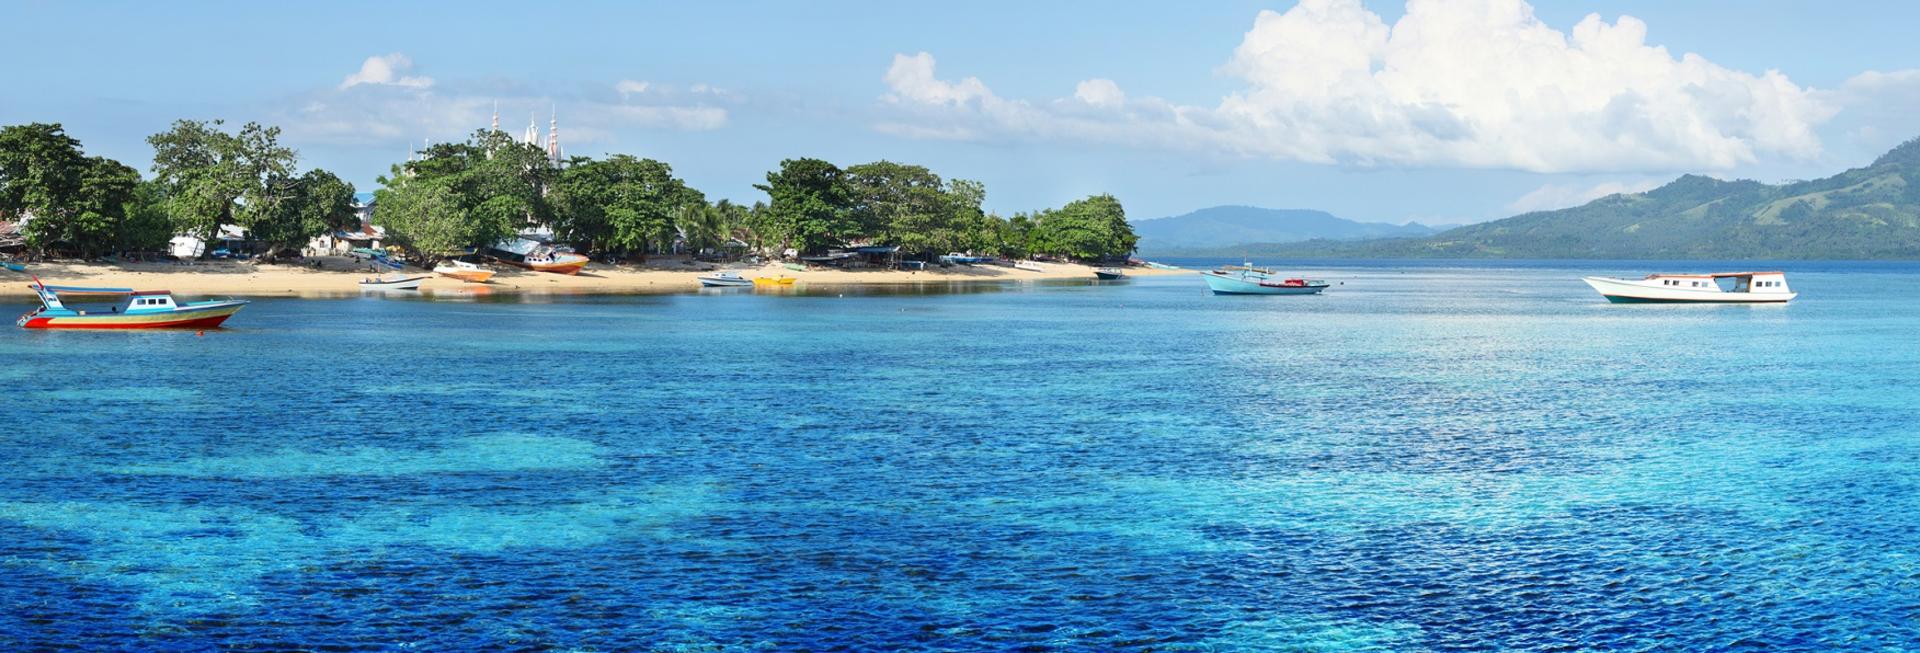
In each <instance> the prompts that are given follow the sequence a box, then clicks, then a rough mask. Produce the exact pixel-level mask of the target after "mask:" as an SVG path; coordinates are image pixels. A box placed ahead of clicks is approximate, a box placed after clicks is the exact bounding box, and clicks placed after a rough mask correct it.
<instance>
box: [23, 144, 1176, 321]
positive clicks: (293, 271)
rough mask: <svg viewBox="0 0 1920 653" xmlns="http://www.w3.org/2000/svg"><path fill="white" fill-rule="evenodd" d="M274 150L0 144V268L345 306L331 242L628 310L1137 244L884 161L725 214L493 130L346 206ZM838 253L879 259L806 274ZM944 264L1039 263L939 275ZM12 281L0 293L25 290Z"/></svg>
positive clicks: (771, 187)
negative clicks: (771, 286) (514, 249)
mask: <svg viewBox="0 0 1920 653" xmlns="http://www.w3.org/2000/svg"><path fill="white" fill-rule="evenodd" d="M279 135H280V130H279V129H278V128H276V127H271V126H263V125H260V124H257V123H251V122H250V123H247V124H245V125H243V126H241V127H240V128H239V129H238V130H230V129H228V128H227V126H226V125H225V124H224V123H223V122H222V121H219V120H214V121H194V120H181V121H177V122H175V123H174V124H173V126H172V128H171V129H169V130H168V131H166V132H162V133H159V134H155V135H153V136H151V137H150V138H148V139H147V140H148V143H149V144H150V145H151V146H152V147H153V149H154V160H153V164H152V167H151V171H152V173H153V175H152V176H151V177H150V178H143V177H142V176H141V175H140V173H139V172H138V171H136V170H135V169H134V168H132V167H131V166H128V165H126V164H124V163H121V162H119V161H114V160H112V159H109V158H105V157H99V156H88V155H86V154H85V152H84V150H83V149H82V147H81V143H80V141H79V140H78V139H75V138H73V137H72V136H70V135H68V134H67V133H66V132H65V130H64V128H63V127H62V126H61V125H58V124H45V123H35V124H28V125H14V126H7V127H4V128H0V256H5V257H9V258H11V259H12V260H15V261H22V262H32V264H33V265H34V267H35V268H36V270H37V271H38V273H40V274H43V275H45V276H58V277H59V278H61V279H63V280H66V281H72V282H85V283H92V284H97V285H114V286H134V285H138V286H151V285H156V284H165V285H168V286H170V287H173V288H176V289H179V290H183V291H187V292H224V293H242V294H307V293H312V292H326V291H343V290H352V289H353V279H354V278H356V277H355V275H358V274H363V273H365V272H367V271H368V267H367V266H366V265H364V264H362V259H361V258H359V257H357V256H354V255H353V254H352V253H351V252H349V251H345V250H346V249H347V247H346V245H347V244H348V243H360V242H366V243H368V244H371V245H373V247H374V248H377V250H378V251H375V252H372V253H374V254H378V255H381V256H387V255H390V256H392V257H393V258H394V259H395V260H399V261H405V262H406V263H409V264H412V265H417V266H420V267H422V268H431V267H433V265H434V264H435V263H436V262H439V261H443V260H446V259H450V258H454V257H467V258H472V257H474V256H475V255H476V254H479V253H485V252H487V251H488V250H489V249H490V248H491V247H493V246H494V245H495V244H497V243H501V242H503V241H508V240H512V239H517V238H523V237H533V238H538V239H540V240H541V242H543V243H550V244H552V245H554V246H557V247H561V248H564V249H568V250H571V251H575V252H579V253H580V254H581V255H585V256H589V257H591V258H592V260H593V261H594V264H593V265H592V266H591V267H589V268H588V270H587V273H586V274H584V275H581V276H579V277H563V276H561V275H551V274H534V273H515V272H514V271H512V270H507V271H505V273H503V274H502V275H501V276H500V277H499V278H498V279H497V281H495V282H494V283H492V284H489V285H490V286H491V287H492V288H496V289H501V290H505V291H508V292H511V291H514V290H555V291H579V292H592V291H604V292H644V291H649V290H652V291H677V290H685V289H689V288H692V287H695V286H697V284H696V283H695V278H696V275H697V273H698V271H701V270H709V269H713V268H715V267H717V266H720V265H731V266H733V267H736V268H743V269H759V268H756V267H755V266H760V267H762V268H764V269H768V270H777V271H778V273H780V274H783V275H791V276H794V277H798V278H801V279H803V280H808V281H815V282H821V283H901V282H922V281H941V280H973V279H1023V278H1049V277H1088V276H1089V275H1090V271H1091V269H1092V266H1094V265H1101V264H1114V263H1121V264H1124V263H1125V262H1126V259H1127V256H1128V255H1129V254H1130V253H1132V252H1133V251H1134V248H1135V245H1136V243H1137V242H1138V237H1137V236H1136V235H1135V234H1134V232H1133V229H1132V226H1131V225H1130V224H1129V223H1128V222H1127V219H1126V213H1125V209H1124V208H1123V207H1122V206H1121V203H1120V201H1119V200H1118V199H1116V198H1114V197H1113V196H1112V195H1106V194H1102V195H1094V196H1090V197H1086V198H1083V199H1080V200H1075V201H1073V202H1069V203H1067V204H1066V205H1064V206H1060V207H1057V208H1048V209H1042V210H1038V211H1033V212H1021V213H1015V214H1014V215H1012V216H1007V217H1003V216H1000V215H997V214H995V213H991V212H988V211H986V210H985V209H983V203H984V201H985V198H986V188H985V186H984V185H983V184H981V183H979V182H975V181H970V180H965V179H944V178H942V177H941V176H940V175H938V174H936V173H934V172H933V171H931V170H929V169H927V168H926V167H923V166H917V165H909V164H903V163H896V162H891V161H875V162H871V163H862V164H857V165H850V166H845V167H842V166H839V165H836V164H834V163H831V162H828V161H824V160H820V159H811V158H797V159H788V160H785V161H782V162H780V165H779V168H778V169H777V170H774V171H771V172H768V173H767V175H766V180H765V182H764V183H762V184H758V185H756V188H758V189H759V190H761V191H762V192H764V193H765V194H766V196H767V198H766V199H765V200H764V201H756V202H754V203H753V204H751V205H744V204H739V203H735V202H732V201H730V200H727V199H720V200H717V201H709V200H708V198H707V196H706V195H705V194H704V193H702V192H700V191H699V190H697V189H694V188H692V187H691V186H689V185H688V184H687V183H686V182H685V181H684V180H682V179H680V178H678V177H676V176H674V173H673V169H672V168H671V167H670V166H669V165H668V164H667V163H664V162H661V161H656V160H652V159H645V158H639V157H634V156H631V155H626V154H615V155H611V156H608V157H606V158H603V159H594V158H590V157H583V156H572V157H563V156H561V153H560V150H559V148H558V146H557V139H556V140H553V141H550V142H549V143H547V144H546V147H544V148H543V147H542V146H541V144H539V143H538V142H537V139H535V138H534V137H533V132H532V130H529V134H528V137H527V138H526V139H523V140H522V139H515V138H513V137H510V136H509V135H507V134H506V133H504V132H502V131H500V130H499V129H498V128H497V126H496V127H494V128H488V129H480V130H477V131H475V132H474V133H473V134H472V135H471V136H470V137H469V138H468V139H466V140H465V141H461V142H452V143H438V144H430V145H428V146H426V147H424V148H423V149H422V150H421V151H419V152H417V153H414V154H413V155H411V156H409V158H408V160H407V161H405V162H401V163H397V164H394V165H393V166H392V168H391V169H390V170H389V171H388V173H387V174H386V175H384V176H382V177H381V178H380V180H379V181H380V184H381V187H380V188H379V189H377V190H375V191H374V192H373V193H372V200H371V201H370V202H366V203H364V204H362V203H360V202H358V201H357V200H356V196H355V189H354V187H353V186H352V184H349V183H347V182H345V181H342V180H341V179H340V177H338V176H337V175H335V174H334V173H332V172H329V171H326V170H320V169H312V170H305V171H302V170H301V169H300V168H299V155H298V153H297V152H296V151H295V150H293V149H292V148H290V147H286V146H284V145H282V144H281V143H280V142H279ZM214 243H226V244H227V247H224V248H219V249H216V248H215V247H213V246H212V245H213V244H214ZM857 248H865V249H866V250H877V251H884V252H886V253H887V256H885V257H884V259H883V260H880V261H877V262H875V263H877V264H876V265H866V263H867V261H865V260H861V261H855V262H854V264H851V265H815V264H813V263H815V262H818V261H822V260H836V261H837V260H838V256H839V253H840V252H843V251H848V250H851V249H857ZM357 249H358V251H361V252H367V251H368V249H367V248H357ZM961 253H964V254H965V255H966V256H965V258H966V259H968V260H970V261H971V260H994V261H1012V260H1024V259H1034V260H1042V261H1048V262H1049V263H1048V267H1045V268H1039V267H1038V266H1022V268H1013V267H1000V266H980V267H975V266H968V265H958V266H955V265H951V264H949V263H948V261H946V260H945V259H947V258H949V256H948V255H950V254H961ZM829 254H831V256H829ZM236 259H245V260H244V261H239V260H236ZM1141 272H1142V273H1149V274H1150V273H1153V272H1154V271H1148V270H1142V271H1141ZM437 281H445V282H446V283H445V285H447V286H449V287H451V286H457V285H459V282H458V281H454V280H437ZM15 285H17V284H6V285H5V286H0V292H5V293H17V294H25V293H26V289H25V288H24V287H21V288H15V287H14V286H15Z"/></svg>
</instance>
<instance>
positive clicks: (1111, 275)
mask: <svg viewBox="0 0 1920 653" xmlns="http://www.w3.org/2000/svg"><path fill="white" fill-rule="evenodd" d="M1093 276H1094V278H1097V279H1100V280H1102V281H1113V280H1115V279H1123V278H1126V276H1127V273H1125V272H1121V271H1120V268H1094V269H1093Z"/></svg>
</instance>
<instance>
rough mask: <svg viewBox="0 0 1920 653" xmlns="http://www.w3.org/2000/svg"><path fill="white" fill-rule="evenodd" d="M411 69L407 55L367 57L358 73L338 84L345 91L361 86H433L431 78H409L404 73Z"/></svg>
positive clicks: (395, 54)
mask: <svg viewBox="0 0 1920 653" xmlns="http://www.w3.org/2000/svg"><path fill="white" fill-rule="evenodd" d="M412 69H413V60H412V59H409V58H407V55H404V54H400V53H398V52H395V53H393V54H387V55H379V56H373V57H367V60H366V61H363V62H361V63H360V71H359V72H356V73H354V74H351V75H348V76H347V78H346V80H344V81H342V82H340V88H341V89H346V88H350V87H354V86H359V85H361V84H380V85H385V86H406V87H410V88H427V87H429V86H433V78H432V77H410V76H407V75H406V72H407V71H409V70H412Z"/></svg>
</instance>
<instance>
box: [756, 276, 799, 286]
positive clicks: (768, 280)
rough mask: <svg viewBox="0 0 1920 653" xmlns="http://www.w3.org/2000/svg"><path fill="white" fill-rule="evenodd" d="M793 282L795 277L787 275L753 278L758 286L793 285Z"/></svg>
mask: <svg viewBox="0 0 1920 653" xmlns="http://www.w3.org/2000/svg"><path fill="white" fill-rule="evenodd" d="M793 282H794V278H793V277H786V276H780V277H754V278H753V285H756V286H791V285H793Z"/></svg>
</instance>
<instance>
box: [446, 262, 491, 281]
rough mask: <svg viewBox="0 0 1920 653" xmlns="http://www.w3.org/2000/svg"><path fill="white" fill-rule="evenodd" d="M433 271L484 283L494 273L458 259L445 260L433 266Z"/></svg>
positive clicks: (462, 279) (463, 279)
mask: <svg viewBox="0 0 1920 653" xmlns="http://www.w3.org/2000/svg"><path fill="white" fill-rule="evenodd" d="M433 272H434V274H438V275H440V276H443V277H453V278H455V279H459V280H461V281H465V282H467V283H486V282H487V280H488V279H492V278H493V275H494V272H493V270H489V269H486V268H483V267H480V266H478V265H475V264H473V263H469V262H467V261H460V260H451V261H446V262H444V263H441V264H439V265H436V266H434V267H433Z"/></svg>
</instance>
